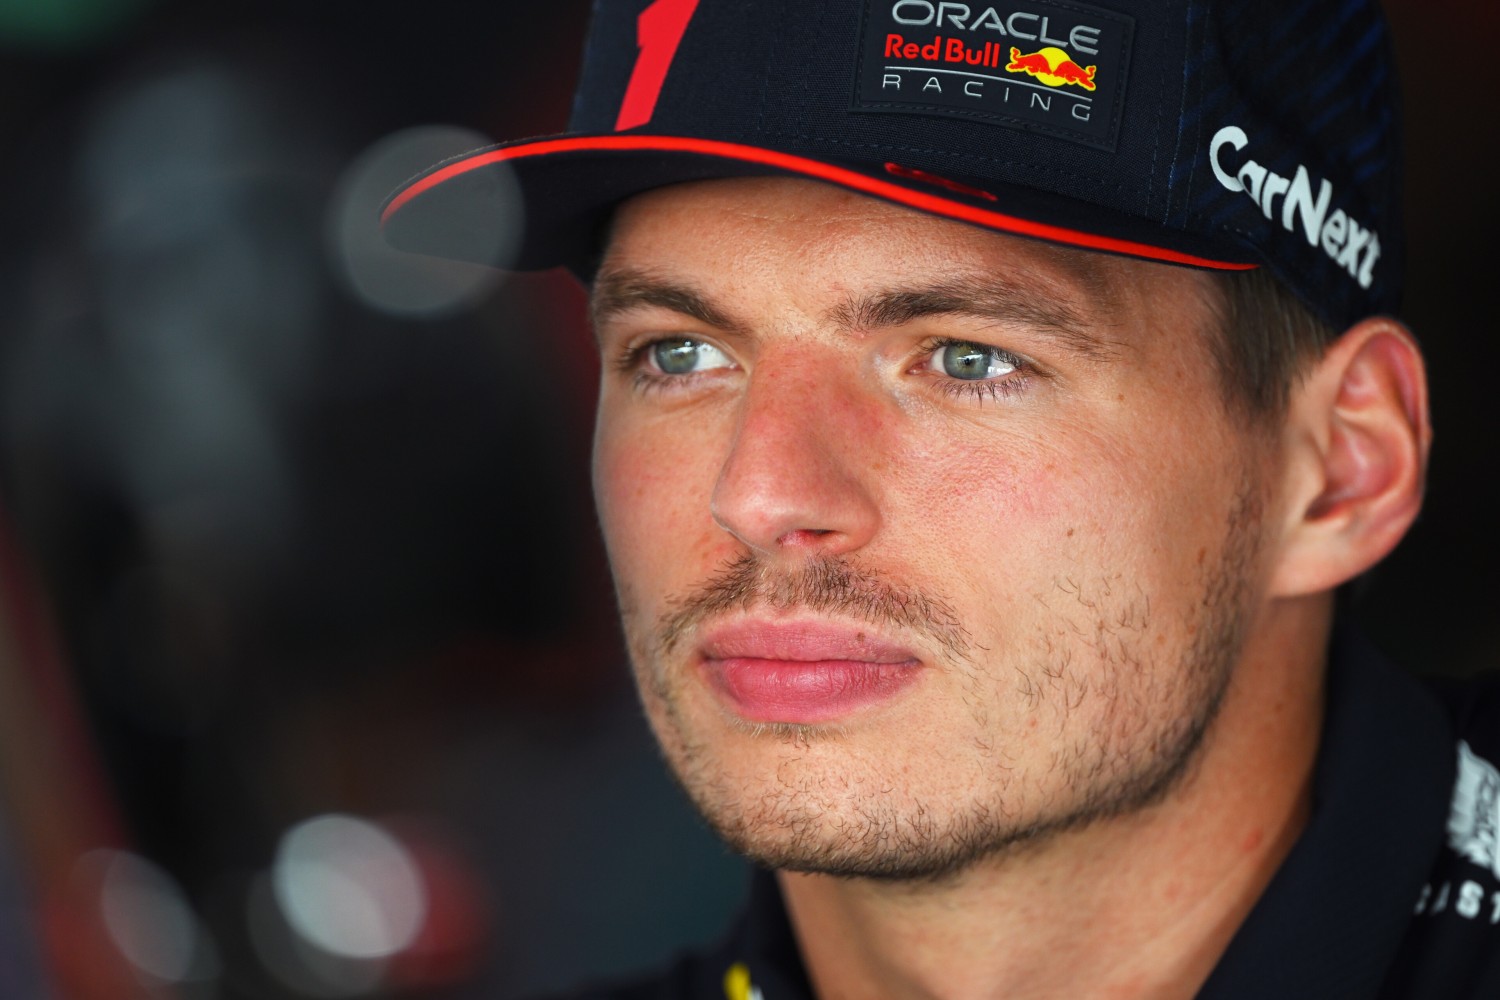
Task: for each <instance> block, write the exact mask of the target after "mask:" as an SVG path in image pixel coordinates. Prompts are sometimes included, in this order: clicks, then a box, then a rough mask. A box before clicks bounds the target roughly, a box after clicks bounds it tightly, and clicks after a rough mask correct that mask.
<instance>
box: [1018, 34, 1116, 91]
mask: <svg viewBox="0 0 1500 1000" xmlns="http://www.w3.org/2000/svg"><path fill="white" fill-rule="evenodd" d="M1098 70H1099V67H1098V66H1087V67H1085V66H1080V65H1078V64H1077V63H1076V62H1074V61H1073V57H1072V56H1070V55H1068V54H1067V52H1065V51H1063V50H1062V49H1060V48H1058V47H1057V46H1055V45H1049V46H1047V47H1046V48H1044V49H1037V50H1036V51H1035V52H1028V53H1026V54H1025V55H1022V54H1021V50H1020V49H1018V48H1016V47H1015V46H1011V50H1010V63H1009V65H1007V66H1006V67H1005V71H1006V72H1007V73H1025V74H1026V75H1027V76H1033V77H1036V78H1037V79H1038V80H1040V81H1042V82H1043V83H1045V84H1046V85H1047V86H1049V87H1066V86H1069V85H1072V86H1077V87H1082V88H1083V89H1084V90H1095V89H1097V88H1095V86H1094V74H1095V73H1096V72H1098Z"/></svg>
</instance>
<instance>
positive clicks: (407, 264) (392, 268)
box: [329, 125, 524, 317]
mask: <svg viewBox="0 0 1500 1000" xmlns="http://www.w3.org/2000/svg"><path fill="white" fill-rule="evenodd" d="M487 142H488V140H486V139H485V137H484V136H482V135H480V134H479V133H477V132H474V131H471V130H469V129H461V128H454V127H450V126H436V125H434V126H425V127H420V128H411V129H405V130H403V131H400V132H397V133H395V134H393V135H390V136H387V137H385V138H384V139H381V140H380V141H379V142H377V143H375V144H374V145H372V146H371V147H370V148H369V149H367V150H365V151H364V152H363V153H362V154H360V156H359V157H358V158H356V159H355V161H354V162H353V163H352V164H351V165H350V167H349V169H348V170H347V171H346V172H345V173H344V176H343V178H342V179H341V180H340V182H339V186H338V190H337V191H336V192H335V194H334V197H333V200H332V202H331V205H330V219H329V230H330V232H329V248H330V252H331V253H332V254H333V256H334V260H335V270H336V272H337V273H338V274H339V276H340V278H341V279H342V280H343V282H344V284H345V286H346V287H347V288H348V290H349V291H350V292H351V293H352V294H353V295H354V296H355V297H357V298H358V299H359V301H360V302H362V303H363V304H364V305H366V306H368V307H369V308H371V309H375V310H378V311H381V312H385V313H389V314H391V315H393V316H407V317H433V316H441V315H450V314H453V313H455V312H459V311H462V310H464V309H468V308H470V307H472V306H473V305H474V304H475V303H476V302H478V301H479V300H480V299H482V298H483V297H484V296H485V295H487V294H489V293H490V292H491V290H493V289H494V287H495V286H496V284H498V283H499V281H500V278H501V274H502V272H500V271H499V270H496V269H495V268H491V267H481V266H479V265H477V264H465V263H461V262H458V261H449V260H441V259H439V258H436V257H425V256H419V255H416V254H409V253H401V252H400V251H398V250H395V249H393V248H392V247H391V246H390V245H389V244H387V243H386V241H385V239H384V237H382V236H381V234H380V229H379V225H378V222H379V218H380V208H381V205H382V204H383V203H384V201H385V199H386V198H387V197H388V196H389V195H390V194H391V193H392V192H393V191H394V190H395V189H396V187H397V186H398V185H400V184H401V183H402V182H403V181H406V180H408V179H409V178H411V177H412V176H414V175H415V174H416V173H417V172H418V171H420V170H422V169H423V168H426V167H429V166H431V165H432V164H434V163H438V162H441V161H443V160H445V159H448V158H449V157H452V156H456V155H458V154H460V153H465V152H468V151H470V150H473V149H477V148H479V147H480V146H484V145H486V144H487ZM495 178H496V180H495V189H494V190H495V196H496V197H497V198H499V199H501V200H502V201H506V200H508V201H509V202H510V204H511V209H510V211H509V213H508V216H509V219H510V221H511V223H512V224H511V226H510V227H509V228H505V229H497V230H493V231H491V232H488V233H486V234H485V236H486V238H488V239H489V240H490V241H491V242H490V245H489V247H488V251H489V255H490V259H491V260H494V261H496V262H504V261H506V260H509V259H511V258H512V256H513V255H514V253H515V250H516V248H517V246H518V245H519V242H520V235H521V227H522V224H523V222H524V213H523V209H522V206H521V197H520V188H519V187H518V186H517V185H516V183H515V181H514V179H513V178H512V177H511V176H510V174H509V173H503V172H497V173H496V174H495Z"/></svg>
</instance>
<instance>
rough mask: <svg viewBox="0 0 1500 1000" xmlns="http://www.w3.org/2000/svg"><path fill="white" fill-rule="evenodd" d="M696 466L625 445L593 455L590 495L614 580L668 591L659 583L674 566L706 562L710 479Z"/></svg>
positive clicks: (611, 444)
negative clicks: (655, 583)
mask: <svg viewBox="0 0 1500 1000" xmlns="http://www.w3.org/2000/svg"><path fill="white" fill-rule="evenodd" d="M701 465H702V463H701V462H693V461H691V460H690V459H689V458H688V457H687V456H680V457H677V458H676V459H675V460H674V459H669V458H668V457H665V456H662V455H660V454H659V453H658V452H657V450H656V449H652V448H646V447H641V446H640V445H638V444H632V443H630V442H629V441H628V440H608V441H601V444H600V447H599V448H598V449H596V451H595V455H594V494H595V500H596V502H597V504H598V507H599V518H600V523H601V525H602V528H603V532H604V539H605V544H606V546H607V547H608V549H609V554H610V560H611V562H612V563H613V564H614V569H615V574H616V576H621V577H627V578H633V579H637V580H639V585H640V586H642V587H646V588H648V589H649V588H650V587H651V586H652V584H651V583H650V582H648V581H653V580H656V581H661V582H660V584H659V585H661V586H668V585H671V584H670V583H668V582H667V581H665V580H663V579H662V578H663V577H664V576H666V575H668V574H669V573H670V571H671V570H672V568H673V567H683V566H685V565H696V564H697V563H698V562H700V561H702V559H704V558H706V557H708V555H709V553H710V550H711V549H712V537H711V536H712V534H713V520H712V518H711V516H710V513H709V503H710V497H711V491H712V476H711V473H710V472H709V471H708V470H706V469H703V468H701ZM652 596H653V595H651V594H650V593H646V592H643V593H642V594H641V597H642V598H645V599H648V600H649V599H650V598H651V597H652Z"/></svg>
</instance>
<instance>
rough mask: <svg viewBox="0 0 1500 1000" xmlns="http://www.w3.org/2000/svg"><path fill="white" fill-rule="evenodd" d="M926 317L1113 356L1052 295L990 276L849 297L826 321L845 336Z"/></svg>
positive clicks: (1110, 349) (1085, 322) (1108, 347)
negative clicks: (1004, 329) (980, 322)
mask: <svg viewBox="0 0 1500 1000" xmlns="http://www.w3.org/2000/svg"><path fill="white" fill-rule="evenodd" d="M928 316H973V317H977V318H980V319H985V320H991V321H994V322H997V323H1004V324H1008V325H1017V326H1023V327H1027V328H1030V329H1032V330H1035V331H1038V332H1040V333H1043V334H1045V335H1048V336H1051V337H1054V338H1056V339H1058V340H1061V341H1062V342H1063V343H1064V344H1065V345H1066V346H1068V347H1070V348H1072V349H1073V350H1075V351H1077V352H1078V353H1080V354H1083V355H1086V356H1088V357H1091V358H1103V357H1106V356H1108V355H1110V354H1113V353H1114V345H1113V344H1112V343H1110V342H1109V341H1107V340H1105V339H1103V338H1102V337H1100V336H1098V335H1097V334H1096V333H1094V332H1091V331H1092V330H1093V328H1094V327H1095V326H1097V325H1098V324H1097V321H1094V322H1090V321H1089V320H1088V318H1087V317H1086V316H1085V315H1084V314H1083V313H1082V312H1080V311H1079V310H1078V309H1077V308H1075V307H1074V306H1073V305H1071V304H1070V303H1068V302H1067V301H1064V300H1063V299H1062V298H1060V297H1059V295H1058V294H1057V292H1055V291H1049V290H1046V289H1043V288H1040V287H1033V286H1032V285H1031V284H1030V283H1026V284H1021V283H1017V282H1013V281H1008V280H1004V279H1000V278H996V277H993V276H987V277H985V278H983V279H977V280H972V279H960V280H950V281H940V282H937V283H935V284H929V285H924V286H922V287H920V288H894V289H890V290H887V291H882V292H876V293H873V294H869V295H862V296H859V297H857V298H853V297H851V298H850V299H848V300H847V301H845V302H843V303H841V304H840V305H839V306H837V307H836V308H835V309H833V310H832V311H831V314H830V317H829V318H830V320H831V321H832V322H833V323H835V324H837V325H838V326H840V327H842V328H844V329H847V330H871V329H880V328H882V327H891V326H901V325H902V324H904V323H910V322H912V321H913V320H918V319H923V318H925V317H928Z"/></svg>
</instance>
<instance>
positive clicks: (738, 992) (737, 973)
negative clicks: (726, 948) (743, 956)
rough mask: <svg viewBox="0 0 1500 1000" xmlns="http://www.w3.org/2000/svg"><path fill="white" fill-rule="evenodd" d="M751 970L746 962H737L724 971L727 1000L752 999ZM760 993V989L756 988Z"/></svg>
mask: <svg viewBox="0 0 1500 1000" xmlns="http://www.w3.org/2000/svg"><path fill="white" fill-rule="evenodd" d="M753 989H755V987H753V986H751V985H750V970H749V969H747V968H746V967H745V963H744V962H735V963H734V964H733V965H731V966H730V967H729V971H727V972H725V973H724V996H725V998H726V1000H750V991H751V990H753ZM756 992H757V993H759V992H760V991H759V990H756Z"/></svg>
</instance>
